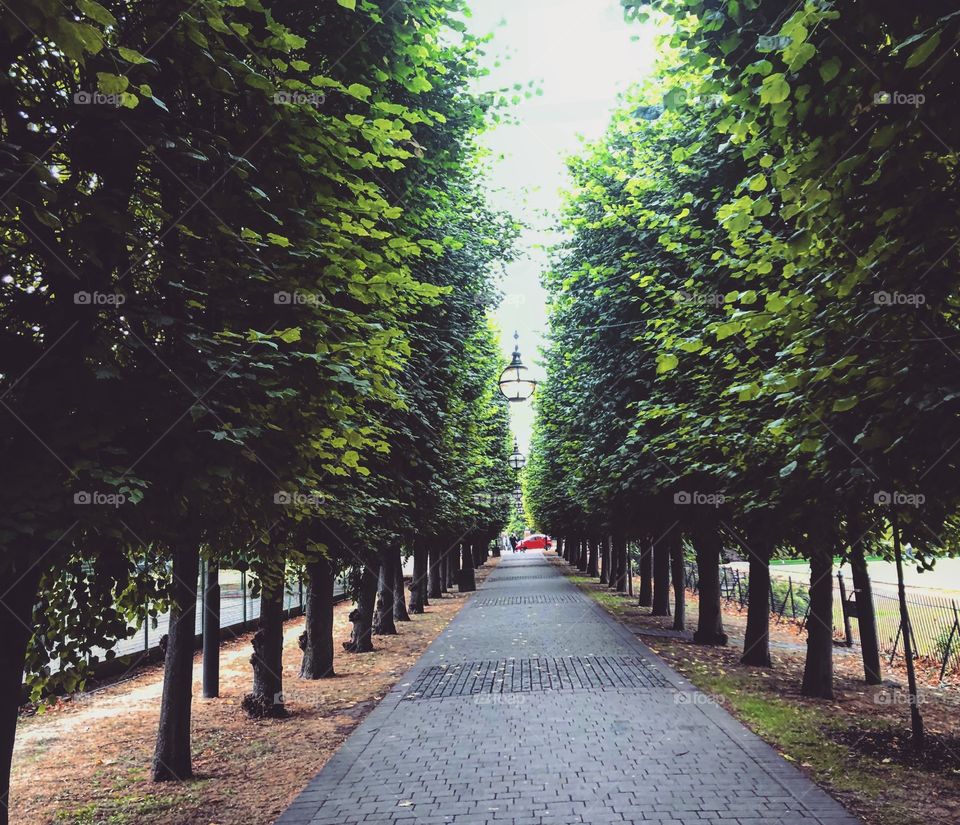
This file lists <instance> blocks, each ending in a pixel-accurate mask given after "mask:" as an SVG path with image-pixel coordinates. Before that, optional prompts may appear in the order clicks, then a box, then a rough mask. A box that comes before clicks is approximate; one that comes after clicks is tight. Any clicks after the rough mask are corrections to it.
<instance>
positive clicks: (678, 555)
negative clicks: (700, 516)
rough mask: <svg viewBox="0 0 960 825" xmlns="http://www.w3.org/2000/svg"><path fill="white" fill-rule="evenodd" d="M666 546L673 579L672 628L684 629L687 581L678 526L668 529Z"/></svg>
mask: <svg viewBox="0 0 960 825" xmlns="http://www.w3.org/2000/svg"><path fill="white" fill-rule="evenodd" d="M668 546H669V547H670V573H671V578H672V579H673V629H674V630H686V629H687V627H686V620H687V590H686V587H687V583H686V570H685V568H684V565H683V541H682V540H681V536H680V528H679V527H675V528H674V529H673V530H671V531H670V535H669V537H668Z"/></svg>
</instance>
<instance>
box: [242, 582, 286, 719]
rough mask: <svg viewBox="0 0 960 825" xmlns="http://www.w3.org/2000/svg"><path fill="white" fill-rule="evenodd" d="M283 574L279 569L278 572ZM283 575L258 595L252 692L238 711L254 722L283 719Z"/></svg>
mask: <svg viewBox="0 0 960 825" xmlns="http://www.w3.org/2000/svg"><path fill="white" fill-rule="evenodd" d="M281 570H282V568H281ZM283 589H284V587H283V575H282V573H278V580H277V581H272V582H270V583H269V584H268V583H267V582H263V590H262V591H261V593H260V621H259V627H258V629H257V632H256V633H254V634H253V655H252V656H251V657H250V664H251V665H253V690H252V691H251V692H250V693H248V694H247V695H246V696H244V697H243V701H242V702H241V707H242V708H243V709H244V710H245V711H246V712H247V715H248V716H251V717H253V718H254V719H264V718H267V717H271V718H274V719H283V718H285V717H286V716H287V715H288V714H287V710H286V708H285V707H284V706H283Z"/></svg>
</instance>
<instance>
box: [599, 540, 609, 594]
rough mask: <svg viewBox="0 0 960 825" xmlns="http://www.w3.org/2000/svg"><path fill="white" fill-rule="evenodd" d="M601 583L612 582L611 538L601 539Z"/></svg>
mask: <svg viewBox="0 0 960 825" xmlns="http://www.w3.org/2000/svg"><path fill="white" fill-rule="evenodd" d="M600 584H610V540H609V539H608V538H607V537H606V536H604V537H603V538H602V539H601V540H600Z"/></svg>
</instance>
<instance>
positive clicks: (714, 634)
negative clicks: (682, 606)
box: [693, 525, 727, 645]
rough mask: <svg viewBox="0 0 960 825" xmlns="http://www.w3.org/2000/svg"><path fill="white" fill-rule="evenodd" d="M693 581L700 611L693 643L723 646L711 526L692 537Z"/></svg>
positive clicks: (717, 546) (715, 536) (717, 544)
mask: <svg viewBox="0 0 960 825" xmlns="http://www.w3.org/2000/svg"><path fill="white" fill-rule="evenodd" d="M694 541H695V549H696V552H697V578H698V579H699V580H700V585H699V586H700V609H699V610H698V611H697V629H696V632H695V633H694V634H693V641H694V642H695V643H696V644H698V645H725V644H726V643H727V634H726V633H724V632H723V613H722V611H721V601H720V550H721V541H720V533H719V532H718V531H717V529H716V528H715V527H713V526H712V525H711V526H708V527H703V528H701V529H700V530H699V531H698V532H697V534H696V535H695V537H694Z"/></svg>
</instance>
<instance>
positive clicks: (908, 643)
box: [830, 510, 926, 750]
mask: <svg viewBox="0 0 960 825" xmlns="http://www.w3.org/2000/svg"><path fill="white" fill-rule="evenodd" d="M890 526H891V528H892V532H893V552H894V558H895V559H896V562H897V596H898V598H899V601H900V627H901V633H900V637H901V638H902V639H903V660H904V662H905V663H906V665H907V691H908V693H909V696H910V729H911V731H912V733H913V736H912V738H911V744H912V745H913V747H914V748H915V749H917V750H919V749H921V748H922V747H923V742H924V739H925V738H926V736H925V734H924V732H923V717H922V716H921V715H920V699H919V695H918V694H917V674H916V671H915V670H914V667H913V629H912V628H911V627H910V612H909V611H908V610H907V591H906V589H905V588H904V585H903V550H902V549H901V547H900V524H899V521H898V520H897V511H896V510H892V511H891V516H890ZM830 588H831V593H832V592H833V582H832V581H831V583H830Z"/></svg>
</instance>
